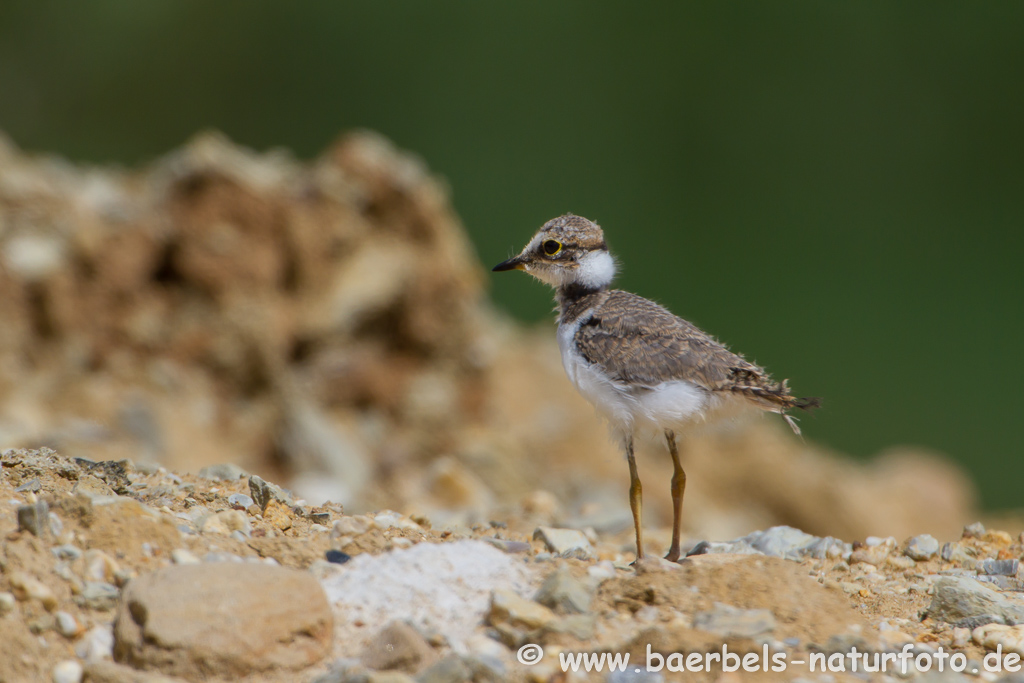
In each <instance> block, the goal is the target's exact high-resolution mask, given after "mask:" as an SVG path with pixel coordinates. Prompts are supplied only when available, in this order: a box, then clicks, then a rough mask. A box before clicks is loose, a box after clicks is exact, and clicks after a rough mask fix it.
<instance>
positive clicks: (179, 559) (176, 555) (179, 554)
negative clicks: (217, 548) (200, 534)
mask: <svg viewBox="0 0 1024 683" xmlns="http://www.w3.org/2000/svg"><path fill="white" fill-rule="evenodd" d="M171 562H173V563H174V564H201V562H200V560H199V558H198V557H196V556H195V555H193V554H192V552H191V551H189V550H186V549H185V548H175V549H174V550H172V551H171Z"/></svg>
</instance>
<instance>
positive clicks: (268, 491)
mask: <svg viewBox="0 0 1024 683" xmlns="http://www.w3.org/2000/svg"><path fill="white" fill-rule="evenodd" d="M249 493H251V494H252V499H253V500H254V501H256V504H257V505H259V506H260V510H266V509H267V506H268V505H269V504H270V501H272V500H276V501H277V502H279V503H281V504H282V505H284V506H285V507H291V506H292V505H294V504H295V501H294V500H292V497H291V496H290V495H288V493H287V492H286V491H285V490H284V489H282V488H281V487H280V486H278V485H277V484H271V483H270V482H269V481H263V480H262V479H260V478H259V477H257V476H256V475H253V476H251V477H249Z"/></svg>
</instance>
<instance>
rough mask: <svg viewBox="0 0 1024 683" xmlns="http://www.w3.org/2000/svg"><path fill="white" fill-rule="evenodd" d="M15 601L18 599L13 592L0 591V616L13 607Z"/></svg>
mask: <svg viewBox="0 0 1024 683" xmlns="http://www.w3.org/2000/svg"><path fill="white" fill-rule="evenodd" d="M17 602H18V600H17V598H15V597H14V593H8V592H7V591H3V592H0V617H2V616H3V615H5V614H7V613H8V612H10V611H11V610H12V609H14V605H15V604H16V603H17Z"/></svg>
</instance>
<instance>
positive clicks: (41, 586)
mask: <svg viewBox="0 0 1024 683" xmlns="http://www.w3.org/2000/svg"><path fill="white" fill-rule="evenodd" d="M11 592H12V593H14V597H16V598H17V599H18V600H22V601H25V600H38V601H39V602H40V603H42V605H43V607H44V608H46V611H47V612H52V611H53V610H54V609H56V607H57V596H56V595H54V593H53V591H52V590H50V587H49V586H47V585H46V584H45V583H43V582H42V581H40V580H39V579H37V578H35V577H33V576H30V575H28V574H26V573H25V572H14V573H13V574H11Z"/></svg>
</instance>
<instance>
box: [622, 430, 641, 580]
mask: <svg viewBox="0 0 1024 683" xmlns="http://www.w3.org/2000/svg"><path fill="white" fill-rule="evenodd" d="M625 446H626V460H627V461H628V462H629V509H630V510H631V511H632V512H633V528H634V529H635V530H636V559H637V560H642V559H643V557H644V539H643V529H642V528H641V525H642V523H643V522H642V519H641V518H642V517H643V487H642V486H641V485H640V475H639V474H637V471H636V458H634V457H633V435H632V434H630V435H628V436H626V438H625Z"/></svg>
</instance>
